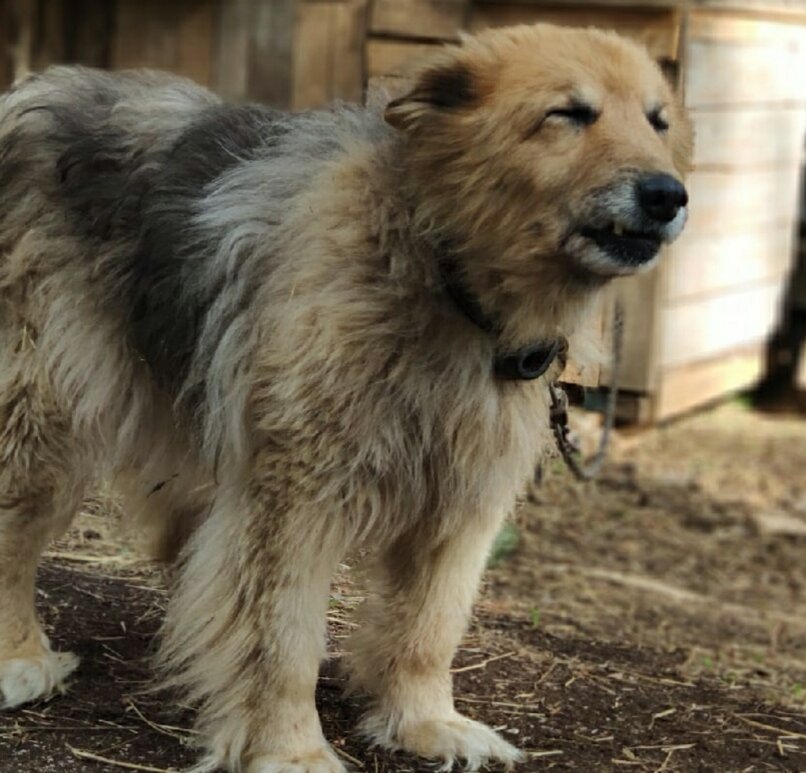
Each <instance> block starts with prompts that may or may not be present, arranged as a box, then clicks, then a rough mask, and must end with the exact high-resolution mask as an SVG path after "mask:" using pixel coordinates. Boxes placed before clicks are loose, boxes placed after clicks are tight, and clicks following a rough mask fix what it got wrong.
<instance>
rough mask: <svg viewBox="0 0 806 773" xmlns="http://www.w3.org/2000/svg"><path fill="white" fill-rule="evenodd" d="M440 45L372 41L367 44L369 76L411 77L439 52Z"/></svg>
mask: <svg viewBox="0 0 806 773" xmlns="http://www.w3.org/2000/svg"><path fill="white" fill-rule="evenodd" d="M439 47H440V46H439V44H431V43H412V42H408V41H397V40H380V39H372V38H370V40H369V41H368V43H367V75H368V76H369V77H370V78H373V77H377V76H380V75H397V76H407V75H410V74H411V72H412V70H414V69H415V68H416V67H417V66H418V65H420V64H421V63H423V62H425V61H426V60H427V59H428V57H429V56H431V55H433V54H434V52H435V51H438V50H439Z"/></svg>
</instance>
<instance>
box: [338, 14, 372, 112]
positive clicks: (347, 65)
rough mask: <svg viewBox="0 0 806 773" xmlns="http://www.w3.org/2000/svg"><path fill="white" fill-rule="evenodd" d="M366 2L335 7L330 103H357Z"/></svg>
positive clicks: (361, 83)
mask: <svg viewBox="0 0 806 773" xmlns="http://www.w3.org/2000/svg"><path fill="white" fill-rule="evenodd" d="M367 9H368V0H347V1H346V2H342V3H339V5H338V7H337V10H336V14H335V20H334V30H333V34H334V39H335V43H336V46H335V50H334V56H333V68H332V73H331V77H332V82H331V88H332V91H331V96H330V99H331V100H332V99H344V100H346V101H348V102H360V101H361V98H362V97H363V94H364V84H365V78H366V62H365V58H366V38H367Z"/></svg>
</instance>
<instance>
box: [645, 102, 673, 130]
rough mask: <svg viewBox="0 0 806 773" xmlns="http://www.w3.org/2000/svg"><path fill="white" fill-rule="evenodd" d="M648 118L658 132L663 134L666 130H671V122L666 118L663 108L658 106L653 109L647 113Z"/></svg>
mask: <svg viewBox="0 0 806 773" xmlns="http://www.w3.org/2000/svg"><path fill="white" fill-rule="evenodd" d="M646 117H647V120H648V121H649V123H650V124H651V125H652V128H653V129H654V130H655V131H656V132H658V134H663V133H664V132H667V131H669V122H668V121H667V120H666V115H665V114H664V111H663V108H661V107H657V108H655V109H654V110H651V111H650V112H649V113H647V116H646Z"/></svg>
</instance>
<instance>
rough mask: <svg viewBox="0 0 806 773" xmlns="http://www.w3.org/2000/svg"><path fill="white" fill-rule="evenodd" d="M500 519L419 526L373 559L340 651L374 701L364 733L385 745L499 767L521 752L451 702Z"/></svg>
mask: <svg viewBox="0 0 806 773" xmlns="http://www.w3.org/2000/svg"><path fill="white" fill-rule="evenodd" d="M499 525H500V518H497V517H488V518H480V517H477V518H475V519H471V518H468V519H465V520H464V521H460V522H459V523H458V524H457V528H456V529H455V530H454V531H453V532H452V533H450V534H447V535H445V534H443V535H439V536H436V535H434V536H429V535H428V528H427V526H426V525H421V527H420V528H416V529H413V530H412V531H411V532H410V533H409V534H407V535H404V536H403V537H402V538H401V539H400V540H398V542H397V543H395V544H393V545H392V547H391V549H389V550H388V551H387V552H386V554H385V555H384V556H383V558H382V559H381V560H380V562H379V565H378V566H377V567H376V572H377V575H376V582H377V585H378V587H377V590H378V593H377V595H376V596H373V597H371V599H370V600H369V601H368V603H367V605H366V607H365V609H364V620H363V623H364V624H363V626H362V627H360V628H359V629H358V631H357V632H356V633H355V634H354V636H353V638H352V640H351V642H350V646H349V650H350V655H349V656H348V660H347V663H348V670H349V672H350V676H351V679H352V683H353V685H354V686H355V687H357V688H358V689H360V690H362V691H364V692H366V693H368V694H369V695H370V696H371V697H372V699H373V703H372V706H371V708H370V711H369V712H368V713H367V715H366V716H365V718H364V720H363V722H362V730H363V732H364V733H365V735H366V736H367V737H368V738H370V739H371V740H372V741H374V742H375V743H377V744H379V745H380V746H383V747H386V748H387V749H403V750H406V751H408V752H411V753H413V754H417V755H419V756H422V757H428V758H432V759H439V760H442V761H443V763H444V765H445V767H444V768H442V769H444V770H450V769H451V767H452V766H453V764H454V762H458V761H459V760H463V761H464V762H465V764H466V766H467V769H469V770H478V768H479V766H481V765H484V764H486V763H488V762H497V763H502V764H504V765H505V766H506V767H507V768H509V767H511V766H512V765H513V764H514V763H515V762H517V761H518V760H519V759H520V758H521V755H520V753H519V752H518V750H517V749H515V748H514V747H513V746H511V745H510V744H508V743H507V742H506V741H504V740H503V739H502V738H501V737H500V736H499V735H498V734H497V733H495V732H494V731H493V730H492V729H490V728H489V727H487V726H486V725H483V724H481V723H480V722H475V721H473V720H471V719H468V718H466V717H463V716H462V715H461V714H459V712H457V711H456V709H455V708H454V703H453V686H452V678H451V673H450V667H451V661H452V660H453V656H454V653H455V651H456V648H457V647H458V645H459V642H460V640H461V637H462V635H463V634H464V631H465V628H466V626H467V622H468V619H469V617H470V613H471V609H472V605H473V600H474V598H475V596H476V592H477V587H478V583H479V579H480V576H481V573H482V571H483V569H484V565H485V562H486V558H487V554H488V551H489V548H490V545H491V542H492V540H493V538H494V536H495V533H496V531H497V529H498V527H499Z"/></svg>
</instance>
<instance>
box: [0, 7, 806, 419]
mask: <svg viewBox="0 0 806 773" xmlns="http://www.w3.org/2000/svg"><path fill="white" fill-rule="evenodd" d="M0 13H1V14H2V15H1V16H0V21H1V22H2V26H0V36H2V37H3V38H4V39H3V41H2V42H3V57H2V58H0V78H2V79H4V81H5V82H6V83H7V82H9V81H10V80H11V78H12V77H14V76H15V75H19V74H20V73H22V72H24V71H26V70H27V69H38V68H41V67H42V66H44V65H46V64H49V63H51V62H55V61H77V62H84V63H87V64H93V65H97V66H105V67H113V68H120V67H132V66H151V67H161V68H165V69H170V70H174V71H176V72H179V73H182V74H185V75H187V76H189V77H191V78H193V79H195V80H197V81H199V82H201V83H204V84H206V85H208V86H210V87H212V88H214V89H216V90H218V91H219V92H221V93H222V94H224V95H225V96H227V97H229V98H234V99H255V100H260V101H264V102H268V103H270V104H274V105H278V106H281V107H288V108H292V109H301V108H307V107H315V106H318V105H321V104H324V103H326V102H328V101H330V100H332V99H335V98H341V99H348V100H353V101H357V100H360V99H361V98H362V96H363V94H364V91H365V88H366V84H367V82H368V81H369V80H370V79H371V78H374V77H378V76H389V75H399V74H405V73H406V71H407V70H408V68H409V67H410V66H411V65H412V64H414V63H416V62H417V61H418V60H420V59H421V58H422V56H423V55H424V54H428V53H429V52H430V51H432V50H433V49H434V47H436V46H439V45H441V44H442V43H443V41H450V40H455V39H456V37H457V34H458V32H459V30H469V31H471V32H473V31H476V30H480V29H483V28H485V27H489V26H497V25H509V24H518V23H534V22H539V21H545V22H553V23H556V24H565V25H577V26H587V25H595V26H600V27H604V28H611V29H616V30H618V31H619V32H621V33H623V34H625V35H628V36H631V37H633V38H636V39H638V40H641V41H643V42H644V43H645V44H646V45H647V46H648V48H649V50H650V51H651V52H652V54H653V55H655V56H656V57H658V58H663V59H671V60H674V61H676V62H678V63H679V64H680V65H681V81H680V87H681V88H682V89H683V93H684V96H685V100H686V103H687V104H688V106H689V108H690V109H691V113H692V116H693V118H694V122H695V125H696V129H697V133H698V141H697V152H696V159H695V160H696V169H695V171H694V173H693V175H692V177H691V179H690V180H689V182H688V186H689V190H690V194H691V221H690V223H689V225H688V227H687V229H686V232H685V234H684V236H683V237H682V238H681V239H680V240H679V242H677V243H676V244H675V245H674V246H673V247H672V248H671V249H669V250H668V251H667V252H668V254H667V255H666V257H665V260H664V261H663V262H662V263H661V266H660V267H659V269H658V270H656V271H654V272H653V273H651V274H648V275H646V276H642V277H638V278H633V279H629V280H625V281H622V282H620V287H619V288H618V291H619V292H620V293H621V295H622V296H623V298H624V300H625V303H626V340H625V351H624V357H623V368H622V375H621V379H620V382H621V384H620V386H621V388H622V389H623V390H624V395H623V397H622V402H621V410H622V413H623V415H624V416H625V417H627V418H631V419H633V420H640V421H650V420H657V419H662V418H665V417H668V416H671V415H674V414H676V413H680V412H682V411H685V410H688V409H690V408H693V407H695V406H697V405H701V404H703V403H706V402H708V401H709V400H712V399H714V398H716V397H719V396H720V395H723V394H726V393H730V392H732V391H735V390H737V389H741V388H743V387H746V386H748V385H750V384H752V383H753V382H754V381H755V380H756V379H757V378H758V377H759V376H760V375H761V373H762V368H763V363H764V356H763V353H764V344H765V340H766V338H767V336H768V335H769V333H770V331H771V330H772V328H773V326H774V323H775V319H776V316H777V314H778V311H779V304H780V301H781V298H782V296H783V294H784V289H785V285H786V281H787V277H788V273H789V271H790V267H791V264H792V257H793V252H794V249H793V246H794V235H795V226H796V220H797V210H798V201H799V199H798V185H799V178H800V170H801V163H802V157H803V144H804V130H805V127H806V77H805V76H804V73H806V2H804V0H583V1H580V0H162V2H157V0H108V1H107V2H95V1H94V0H0ZM606 318H607V309H606V308H605V309H603V310H602V312H601V314H594V315H593V318H592V319H591V320H590V325H591V326H592V327H593V328H594V329H595V330H597V331H598V330H600V329H601V330H606V322H603V320H606ZM603 335H606V334H605V333H603ZM574 377H575V378H576V379H581V380H582V381H584V382H585V383H587V384H603V385H606V384H607V381H608V377H607V372H606V370H605V371H602V372H599V370H598V369H588V370H587V371H585V372H582V373H580V372H576V373H575V375H574Z"/></svg>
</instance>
